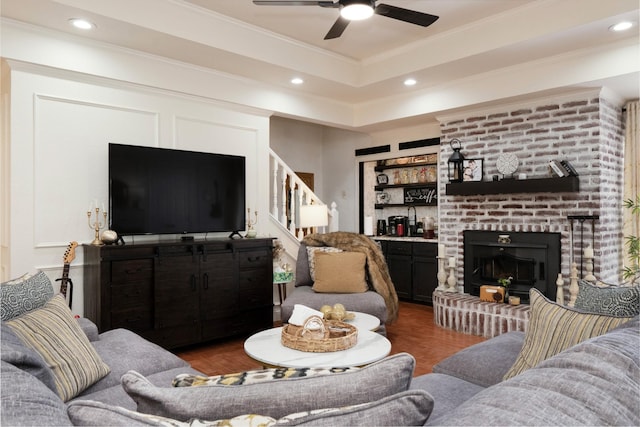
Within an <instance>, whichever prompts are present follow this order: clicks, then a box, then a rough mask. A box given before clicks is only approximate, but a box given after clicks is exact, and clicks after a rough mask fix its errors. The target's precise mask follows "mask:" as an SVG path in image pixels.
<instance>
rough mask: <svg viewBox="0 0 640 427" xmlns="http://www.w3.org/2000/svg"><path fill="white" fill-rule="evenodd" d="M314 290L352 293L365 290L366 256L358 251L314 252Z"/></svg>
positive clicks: (366, 287) (366, 288)
mask: <svg viewBox="0 0 640 427" xmlns="http://www.w3.org/2000/svg"><path fill="white" fill-rule="evenodd" d="M315 258H316V267H315V269H316V278H315V282H314V283H313V290H314V291H316V292H328V293H342V294H353V293H359V292H367V290H368V286H367V281H366V275H365V264H366V262H367V257H366V255H365V254H363V253H360V252H340V253H326V252H318V253H316V256H315Z"/></svg>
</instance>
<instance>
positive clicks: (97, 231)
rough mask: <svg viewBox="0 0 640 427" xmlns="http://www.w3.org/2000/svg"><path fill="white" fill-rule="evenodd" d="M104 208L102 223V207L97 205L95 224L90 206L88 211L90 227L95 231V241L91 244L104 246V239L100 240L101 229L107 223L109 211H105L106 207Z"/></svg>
mask: <svg viewBox="0 0 640 427" xmlns="http://www.w3.org/2000/svg"><path fill="white" fill-rule="evenodd" d="M96 205H97V203H96ZM102 210H103V212H102V215H103V220H102V223H101V222H100V208H99V207H98V206H96V207H95V211H96V219H95V221H94V222H93V224H92V223H91V208H89V210H88V211H87V221H88V222H89V228H91V229H92V230H93V231H94V232H95V237H94V239H93V242H91V244H92V245H94V246H102V245H104V243H103V242H102V240H100V229H101V228H102V227H104V226H105V225H106V224H107V211H105V210H104V208H103V209H102Z"/></svg>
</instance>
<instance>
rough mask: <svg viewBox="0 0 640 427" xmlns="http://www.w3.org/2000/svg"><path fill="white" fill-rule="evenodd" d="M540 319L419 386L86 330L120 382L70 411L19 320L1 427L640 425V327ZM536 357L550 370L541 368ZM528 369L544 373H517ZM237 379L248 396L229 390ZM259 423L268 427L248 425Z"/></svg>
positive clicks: (399, 376)
mask: <svg viewBox="0 0 640 427" xmlns="http://www.w3.org/2000/svg"><path fill="white" fill-rule="evenodd" d="M3 297H4V295H3ZM53 300H55V297H54V298H52V299H51V300H50V302H47V303H45V305H44V306H43V307H41V308H37V309H35V310H33V311H30V312H27V313H26V314H25V315H28V314H29V313H35V312H37V311H38V310H43V309H46V308H47V307H48V305H50V304H51V301H53ZM534 301H540V302H539V303H537V302H534ZM533 304H539V306H540V308H539V309H537V308H536V307H537V306H534V305H533ZM58 311H60V310H58ZM535 313H538V314H535ZM63 314H64V313H63ZM25 315H22V316H18V317H17V318H15V319H21V318H22V317H24V316H25ZM534 315H539V316H540V318H539V319H538V320H535V319H531V321H530V324H531V325H532V326H531V327H530V329H528V330H527V333H526V334H525V333H522V332H511V333H508V334H504V335H501V336H498V337H496V338H493V339H490V340H488V341H485V342H482V343H480V344H477V345H474V346H472V347H469V348H467V349H465V350H462V351H460V352H459V353H457V354H455V355H453V356H451V357H449V358H447V359H445V360H443V361H441V362H440V363H438V364H437V365H436V366H435V367H434V369H433V371H434V372H433V373H431V374H427V375H421V376H417V377H413V368H414V364H415V361H414V359H413V357H412V356H411V355H408V354H397V355H393V356H390V357H388V358H386V359H384V360H382V361H380V362H376V363H374V364H371V365H369V366H367V367H363V368H360V369H353V370H347V371H346V372H337V373H328V372H315V371H314V370H309V371H306V370H294V371H295V372H292V370H286V371H282V370H280V371H277V372H276V371H274V370H270V371H258V372H254V373H249V374H242V375H235V376H230V377H222V378H206V377H203V376H202V375H201V374H200V373H199V372H197V371H195V370H193V369H192V368H190V367H189V366H188V365H187V364H186V363H185V362H184V361H182V360H181V359H179V358H177V357H176V356H174V355H173V354H171V353H170V352H168V351H166V350H163V349H162V348H160V347H158V346H156V345H154V344H152V343H150V342H148V341H146V340H144V339H143V338H141V337H139V336H137V335H135V334H133V333H132V332H130V331H127V330H124V329H117V330H111V331H108V332H105V333H102V334H98V333H97V330H96V328H95V326H94V325H93V324H92V323H91V322H89V321H87V320H86V319H79V320H78V321H77V322H79V324H80V326H81V330H82V331H83V332H82V333H83V334H84V336H83V339H86V341H87V342H88V343H90V347H91V349H93V350H95V353H96V354H97V355H98V356H99V358H100V359H101V360H102V361H103V362H104V363H105V364H106V365H107V366H108V368H109V373H108V374H107V375H106V376H103V377H102V378H100V379H98V380H97V381H95V382H94V383H93V384H91V385H90V386H88V387H85V388H84V389H83V390H81V391H80V392H79V394H77V395H76V396H74V397H73V398H71V399H69V400H68V401H66V402H63V400H62V399H61V398H60V397H59V396H58V394H57V393H56V392H55V390H56V387H55V384H53V381H52V378H51V374H50V372H49V370H50V366H48V365H47V364H46V363H45V362H44V359H43V357H44V356H42V355H40V354H39V353H38V351H37V349H34V348H33V347H30V346H28V345H26V344H25V342H24V339H21V338H20V337H19V336H18V334H17V333H16V332H15V331H16V330H19V328H16V325H15V319H11V320H7V321H3V323H2V336H1V340H2V342H1V350H2V351H1V356H2V372H1V374H2V375H1V378H0V381H1V390H0V391H1V398H2V407H1V420H0V423H1V425H3V426H19V425H51V426H53V425H98V426H100V425H110V426H112V425H127V426H134V425H165V426H167V425H169V426H171V425H175V426H183V425H195V424H197V423H200V424H197V425H218V424H217V423H213V422H211V420H213V419H217V420H219V419H227V420H228V419H230V418H232V419H231V421H225V423H227V425H229V424H230V425H236V424H237V425H247V424H248V423H252V425H255V424H256V422H258V421H260V422H263V423H264V424H263V425H367V426H371V425H640V320H639V318H638V316H637V315H636V316H634V317H628V316H613V317H608V316H599V315H595V314H586V313H582V312H580V311H577V310H572V309H568V308H565V307H562V306H557V305H555V304H554V303H551V302H549V301H546V300H543V299H538V300H535V299H532V316H534ZM64 316H66V314H64ZM69 316H71V315H70V312H69ZM65 321H67V322H68V320H65ZM550 324H553V325H555V326H554V327H553V328H550V326H549V325H550ZM550 330H553V331H555V332H557V334H549V331H550ZM605 330H606V332H605ZM568 331H571V333H567V332H568ZM587 333H589V334H592V335H594V337H593V338H586V335H585V334H587ZM541 337H544V339H541ZM573 341H580V342H578V343H577V344H574V345H571V342H573ZM60 344H61V345H62V343H60ZM553 345H557V347H556V348H555V349H551V346H553ZM563 346H568V347H567V348H566V349H564V350H561V348H562V347H563ZM545 352H546V353H545ZM553 352H556V354H555V355H551V353H553ZM536 357H542V358H543V359H544V360H543V361H541V362H539V363H536V362H535V361H533V360H534V359H535V358H536ZM522 360H525V361H527V363H532V364H533V363H536V364H535V366H533V367H530V368H528V367H524V368H523V369H521V370H520V371H519V372H514V367H517V366H520V365H521V363H520V362H522ZM320 371H322V370H320ZM505 375H506V376H511V378H509V379H506V380H505V379H504V377H505ZM176 377H178V378H180V380H179V381H178V382H176V383H175V384H173V385H174V386H172V380H174V379H176ZM279 377H290V378H286V379H275V378H279ZM230 379H234V381H235V382H234V384H239V383H242V384H241V385H224V384H229V381H230ZM251 379H256V382H252V381H250V380H251ZM326 408H334V409H331V410H329V409H326ZM138 411H140V412H138ZM296 412H297V413H298V414H296V415H290V414H292V413H296ZM300 412H302V413H300ZM256 413H257V414H258V415H261V416H262V417H261V418H259V417H258V415H246V414H256ZM243 416H244V417H243ZM234 417H235V418H234ZM195 420H208V421H195Z"/></svg>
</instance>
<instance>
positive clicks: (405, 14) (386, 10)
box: [374, 4, 439, 27]
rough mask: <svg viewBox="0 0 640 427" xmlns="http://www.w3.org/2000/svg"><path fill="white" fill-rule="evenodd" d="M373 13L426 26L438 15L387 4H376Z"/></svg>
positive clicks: (434, 20)
mask: <svg viewBox="0 0 640 427" xmlns="http://www.w3.org/2000/svg"><path fill="white" fill-rule="evenodd" d="M374 13H375V14H376V15H382V16H386V17H387V18H393V19H397V20H399V21H404V22H409V23H411V24H416V25H420V26H422V27H428V26H429V25H431V24H433V23H434V22H436V21H437V20H438V18H439V16H436V15H429V14H428V13H422V12H418V11H415V10H409V9H403V8H401V7H397V6H391V5H389V4H379V5H377V6H376V8H375V10H374Z"/></svg>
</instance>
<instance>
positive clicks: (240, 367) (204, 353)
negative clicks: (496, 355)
mask: <svg viewBox="0 0 640 427" xmlns="http://www.w3.org/2000/svg"><path fill="white" fill-rule="evenodd" d="M387 338H389V341H391V354H396V353H401V352H406V353H410V354H412V355H413V357H415V359H416V369H415V372H414V375H416V376H417V375H422V374H427V373H429V372H431V368H432V367H433V365H435V364H436V363H438V362H439V361H440V360H442V359H444V358H446V357H448V356H450V355H452V354H453V353H455V352H457V351H458V350H461V349H463V348H465V347H468V346H470V345H472V344H476V343H479V342H481V341H484V338H482V337H477V336H474V335H466V334H462V333H460V332H455V331H451V330H448V329H443V328H440V327H438V326H436V325H435V324H434V322H433V307H431V306H426V305H422V304H413V303H409V302H400V314H399V317H398V321H397V322H395V323H393V324H392V325H387ZM245 339H246V337H239V338H233V339H228V340H223V341H216V342H213V343H209V344H205V345H202V346H198V347H192V348H188V349H182V350H180V351H178V352H176V354H177V355H178V356H179V357H181V358H182V359H184V360H186V361H187V362H189V363H190V364H191V365H192V366H193V367H194V369H197V370H199V371H201V372H204V373H205V374H207V375H220V374H228V373H234V372H241V371H246V370H250V369H259V368H260V366H259V365H258V364H257V363H256V362H255V361H254V360H253V359H251V358H250V357H249V356H247V355H246V354H245V352H244V347H243V343H244V340H245Z"/></svg>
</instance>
